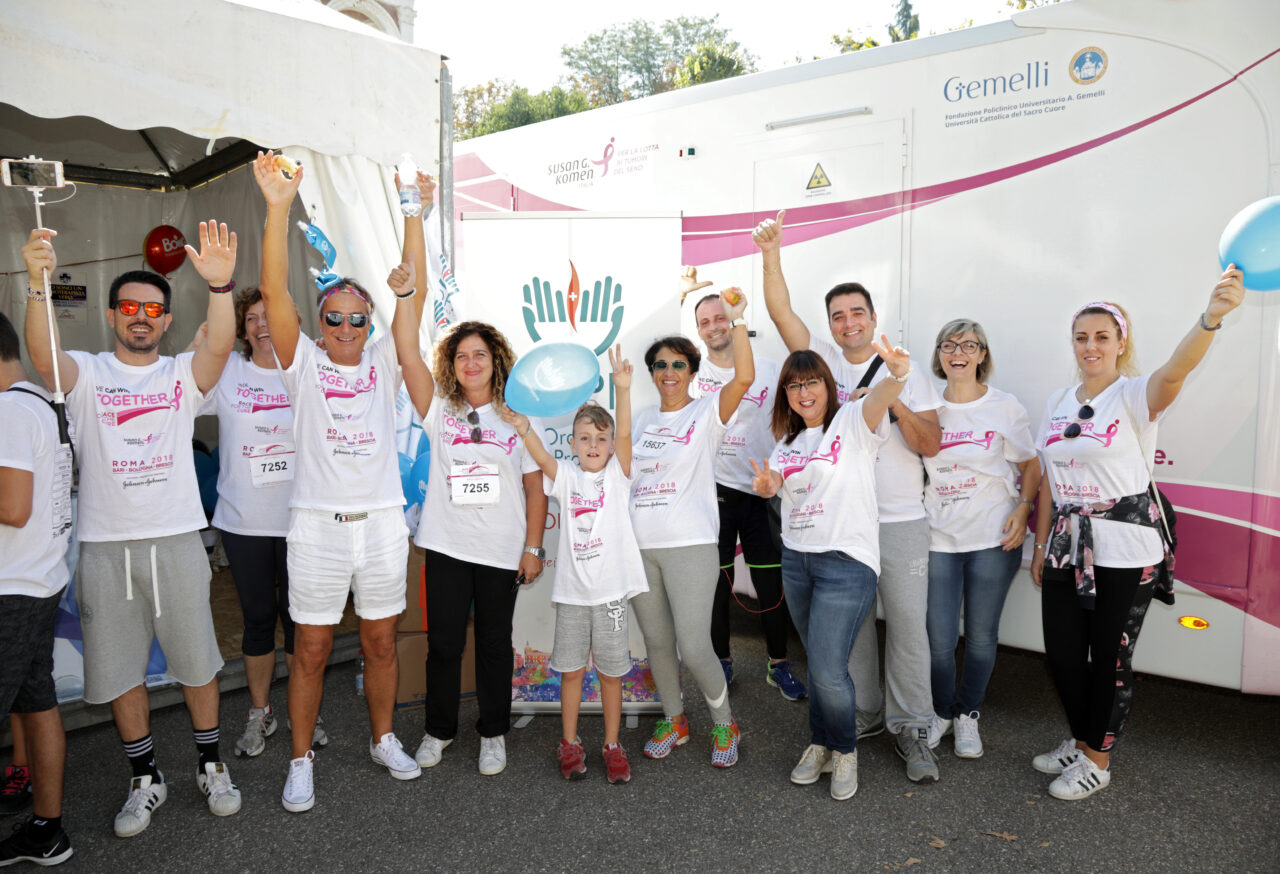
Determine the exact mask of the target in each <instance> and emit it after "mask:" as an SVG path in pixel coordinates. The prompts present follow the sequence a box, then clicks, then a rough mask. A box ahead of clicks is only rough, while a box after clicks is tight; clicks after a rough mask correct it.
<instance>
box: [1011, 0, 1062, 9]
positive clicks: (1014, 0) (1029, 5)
mask: <svg viewBox="0 0 1280 874" xmlns="http://www.w3.org/2000/svg"><path fill="white" fill-rule="evenodd" d="M1057 2H1058V0H1004V5H1005V6H1008V7H1009V8H1010V9H1014V10H1017V11H1018V12H1021V11H1022V10H1024V9H1035V8H1036V7H1038V6H1048V5H1049V4H1050V3H1057Z"/></svg>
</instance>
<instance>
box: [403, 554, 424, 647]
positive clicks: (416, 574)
mask: <svg viewBox="0 0 1280 874" xmlns="http://www.w3.org/2000/svg"><path fill="white" fill-rule="evenodd" d="M425 558H426V550H424V549H423V548H422V547H421V546H415V545H414V544H413V543H410V544H409V564H408V567H407V568H406V569H405V592H404V600H405V605H406V606H405V610H404V612H403V613H401V614H400V624H399V625H398V626H397V630H398V631H400V632H401V633H402V634H411V633H414V632H417V633H418V634H421V633H422V632H424V631H426V630H427V579H426V574H425V572H424V571H423V569H422V562H423V561H424V559H425Z"/></svg>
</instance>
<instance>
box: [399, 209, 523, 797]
mask: <svg viewBox="0 0 1280 874" xmlns="http://www.w3.org/2000/svg"><path fill="white" fill-rule="evenodd" d="M416 224H417V226H418V231H417V233H418V234H419V235H420V234H421V224H422V223H421V222H416ZM414 254H415V257H414V258H413V260H412V262H411V263H408V264H402V265H401V266H400V267H398V268H396V269H395V270H394V271H392V274H391V279H390V280H389V282H390V284H391V285H392V287H393V288H394V289H396V295H397V297H398V298H399V299H398V300H397V302H396V303H397V306H398V307H411V306H415V305H417V304H418V302H419V301H425V298H426V281H425V276H426V259H425V255H424V254H423V253H422V252H417V251H415V253H414ZM415 299H416V300H415ZM416 325H417V321H416V320H414V321H413V322H412V323H410V322H409V321H408V320H405V321H404V322H403V323H400V322H397V323H395V324H394V325H393V330H403V331H404V332H405V337H404V338H403V342H404V344H406V345H404V346H402V348H409V347H408V345H407V344H408V343H409V342H410V341H411V342H412V344H413V345H414V346H415V347H416V345H417V342H418V340H417V333H416ZM411 335H412V336H411ZM515 358H516V356H515V353H514V352H513V351H512V349H511V344H510V343H508V342H507V338H506V337H504V336H503V335H502V333H501V332H500V331H498V329H497V328H494V327H493V326H492V325H488V324H485V323H484V322H461V323H460V324H458V325H456V326H454V327H453V328H452V329H451V330H450V331H449V333H448V334H446V335H445V337H444V338H443V339H442V340H440V342H439V343H438V344H437V345H436V350H435V358H434V366H433V367H432V368H430V369H428V367H427V364H426V362H425V361H424V360H423V359H422V358H421V357H420V356H418V355H408V356H403V355H402V356H401V358H400V366H401V371H402V372H403V374H404V383H405V388H406V389H408V391H409V397H410V399H411V400H412V401H413V404H414V406H415V407H416V408H417V411H418V414H419V415H420V416H422V419H423V433H424V438H425V439H428V440H430V441H431V450H430V458H431V461H430V464H431V476H430V478H429V479H428V481H427V495H426V499H425V500H424V502H423V507H422V519H421V521H420V523H419V525H418V531H417V534H416V535H415V537H414V542H415V543H416V544H418V545H419V546H421V547H423V548H424V549H425V550H426V558H425V562H424V565H423V567H424V569H425V573H426V579H427V581H428V584H427V616H428V617H429V618H428V622H429V630H428V634H427V640H428V654H427V700H426V733H425V734H424V736H423V738H422V743H421V744H420V745H419V746H418V751H417V755H416V756H415V759H416V760H417V762H418V764H419V765H421V766H422V767H424V768H430V767H432V766H433V765H436V764H438V763H439V761H440V758H441V755H442V753H443V751H444V748H445V747H447V746H448V745H449V744H450V743H452V742H453V739H454V738H455V737H456V736H457V733H458V701H459V696H460V693H461V671H462V651H463V647H464V645H465V643H466V632H467V618H468V616H469V615H470V614H471V613H472V609H473V607H474V611H475V640H476V696H477V698H478V702H479V705H480V718H479V720H478V721H477V723H476V729H477V731H478V732H479V733H480V758H479V768H480V773H481V774H484V775H486V776H492V775H495V774H498V773H501V772H502V770H503V769H504V768H505V767H506V766H507V753H506V741H505V735H506V733H507V731H508V730H509V729H510V726H511V622H512V616H513V614H514V612H515V604H516V595H517V593H518V592H519V588H520V584H521V583H524V584H528V583H531V582H533V581H534V580H535V579H537V577H538V575H539V574H541V573H542V568H543V565H542V560H543V558H544V557H545V553H544V552H543V549H542V536H543V533H544V531H545V525H546V515H547V498H546V495H545V494H543V491H542V472H541V471H540V470H539V469H538V464H537V462H535V461H534V460H533V458H532V457H531V456H530V455H529V453H528V451H527V450H526V449H525V447H524V443H523V442H522V441H521V439H520V438H521V435H520V434H517V433H516V430H515V428H514V427H513V426H512V425H509V424H507V423H506V422H504V421H503V419H502V416H501V410H502V409H503V408H504V407H505V402H504V397H503V389H504V387H505V385H506V382H507V377H508V375H509V374H510V373H511V367H512V365H514V364H515ZM530 427H532V426H530Z"/></svg>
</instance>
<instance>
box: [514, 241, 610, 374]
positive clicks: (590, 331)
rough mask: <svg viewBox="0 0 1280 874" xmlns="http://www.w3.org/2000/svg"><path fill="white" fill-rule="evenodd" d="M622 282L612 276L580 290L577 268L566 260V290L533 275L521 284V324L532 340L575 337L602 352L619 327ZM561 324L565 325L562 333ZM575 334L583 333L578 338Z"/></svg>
mask: <svg viewBox="0 0 1280 874" xmlns="http://www.w3.org/2000/svg"><path fill="white" fill-rule="evenodd" d="M623 310H624V308H623V305H622V285H621V284H620V283H615V282H614V281H613V277H612V276H606V277H605V278H604V280H603V281H601V280H596V282H595V283H594V284H593V285H592V287H591V288H589V289H586V290H583V289H582V286H581V283H580V282H579V280H578V269H577V268H576V267H574V266H573V262H572V261H570V262H569V291H568V293H567V294H566V293H565V292H564V291H563V290H555V291H553V290H552V288H551V283H550V282H549V281H548V280H545V279H539V278H538V277H537V276H535V277H533V281H532V282H530V283H529V284H527V285H525V286H524V326H525V330H527V331H528V332H529V337H530V338H532V339H533V341H534V342H535V343H536V342H537V341H539V340H541V339H543V338H544V337H548V336H549V335H556V334H560V335H561V337H562V338H563V339H570V338H572V339H575V340H579V342H582V343H583V345H585V346H589V347H590V348H592V349H593V350H595V353H596V355H603V354H604V353H605V352H606V351H607V350H608V349H609V347H610V346H612V345H613V342H614V341H615V340H616V339H617V338H618V332H619V331H620V330H621V329H622V314H623ZM562 326H567V327H568V329H569V330H568V335H567V336H566V335H565V332H564V330H563V327H562ZM578 335H585V336H583V337H581V339H579V336H578Z"/></svg>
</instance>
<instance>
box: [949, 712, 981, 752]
mask: <svg viewBox="0 0 1280 874" xmlns="http://www.w3.org/2000/svg"><path fill="white" fill-rule="evenodd" d="M977 714H978V711H976V710H975V711H974V712H973V715H971V716H966V715H965V714H963V713H961V714H960V715H959V716H957V717H956V719H955V731H956V755H957V756H959V757H960V758H962V759H980V758H982V738H981V736H979V734H978V715H977Z"/></svg>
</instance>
